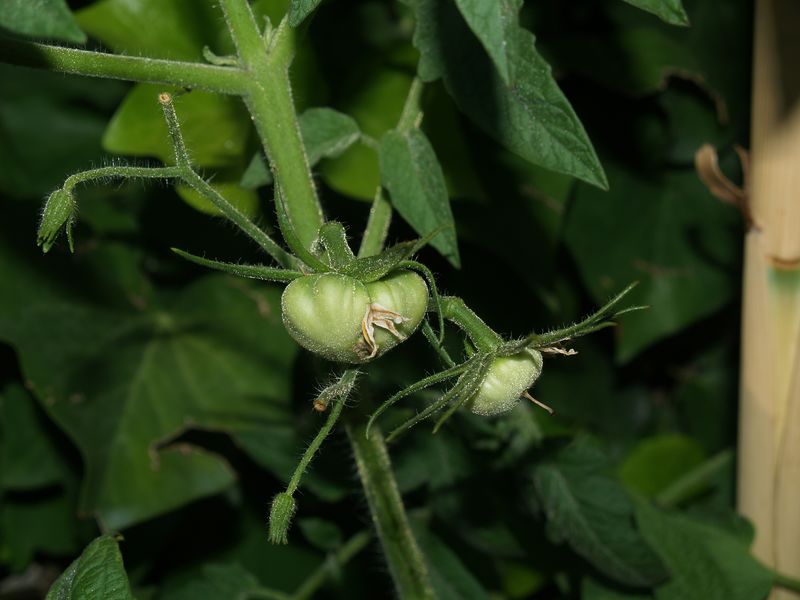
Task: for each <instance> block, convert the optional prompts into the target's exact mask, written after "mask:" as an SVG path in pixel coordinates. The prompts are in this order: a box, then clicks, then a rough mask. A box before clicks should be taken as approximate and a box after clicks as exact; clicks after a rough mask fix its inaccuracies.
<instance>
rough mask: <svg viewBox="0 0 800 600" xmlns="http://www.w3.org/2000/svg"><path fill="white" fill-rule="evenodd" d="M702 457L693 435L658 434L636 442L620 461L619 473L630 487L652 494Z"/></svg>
mask: <svg viewBox="0 0 800 600" xmlns="http://www.w3.org/2000/svg"><path fill="white" fill-rule="evenodd" d="M704 458H705V452H703V448H702V447H701V446H700V445H699V444H698V443H697V442H696V441H694V440H693V439H692V438H690V437H687V436H685V435H680V434H677V433H674V434H663V435H658V436H654V437H651V438H646V439H644V440H642V441H641V442H639V444H638V445H637V446H636V447H635V448H634V449H633V450H632V451H631V453H630V454H629V455H628V456H627V457H626V458H625V461H624V462H623V463H622V464H621V465H620V467H619V476H620V479H622V482H623V483H624V484H625V485H626V486H627V487H628V488H629V489H631V490H634V491H636V492H639V493H641V494H644V495H645V496H646V497H649V498H651V497H654V496H656V495H657V494H658V493H659V492H661V491H663V490H664V489H665V488H666V487H667V486H669V484H671V483H672V482H673V481H675V480H676V479H678V478H680V476H681V475H683V474H684V473H686V472H688V471H690V470H691V469H692V468H694V467H696V466H698V465H699V464H701V463H702V462H703V459H704Z"/></svg>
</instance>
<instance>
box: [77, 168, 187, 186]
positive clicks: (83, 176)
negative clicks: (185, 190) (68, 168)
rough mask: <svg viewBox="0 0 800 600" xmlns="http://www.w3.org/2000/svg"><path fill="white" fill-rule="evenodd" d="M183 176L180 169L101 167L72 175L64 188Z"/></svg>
mask: <svg viewBox="0 0 800 600" xmlns="http://www.w3.org/2000/svg"><path fill="white" fill-rule="evenodd" d="M182 175H183V171H182V169H181V168H180V167H129V166H119V167H113V166H112V167H100V168H99V169H90V170H89V171H81V172H80V173H75V174H74V175H70V176H69V177H67V178H66V179H65V180H64V185H63V186H62V187H63V188H64V189H65V190H66V191H68V192H71V191H72V190H73V189H74V188H75V186H77V185H80V184H81V183H86V182H89V181H94V180H96V179H109V178H112V177H113V178H121V179H177V178H180V177H181V176H182Z"/></svg>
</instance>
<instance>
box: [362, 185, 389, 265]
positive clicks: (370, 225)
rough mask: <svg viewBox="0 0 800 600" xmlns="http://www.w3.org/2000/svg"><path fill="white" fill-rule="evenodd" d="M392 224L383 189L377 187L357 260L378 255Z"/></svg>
mask: <svg viewBox="0 0 800 600" xmlns="http://www.w3.org/2000/svg"><path fill="white" fill-rule="evenodd" d="M391 222H392V205H391V204H389V201H388V200H387V199H386V196H385V195H384V193H383V188H381V187H378V189H377V191H376V192H375V200H373V201H372V208H370V211H369V219H367V228H366V229H365V230H364V236H363V237H362V238H361V246H360V247H359V249H358V258H364V257H366V256H374V255H376V254H380V251H381V249H382V248H383V245H384V243H385V242H386V235H387V234H388V233H389V225H390V224H391Z"/></svg>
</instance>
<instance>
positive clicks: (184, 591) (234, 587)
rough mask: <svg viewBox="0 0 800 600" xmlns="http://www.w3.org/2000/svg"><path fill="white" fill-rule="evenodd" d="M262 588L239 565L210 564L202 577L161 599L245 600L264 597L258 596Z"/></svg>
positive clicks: (253, 577)
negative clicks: (224, 599)
mask: <svg viewBox="0 0 800 600" xmlns="http://www.w3.org/2000/svg"><path fill="white" fill-rule="evenodd" d="M260 588H261V585H260V584H259V582H258V579H256V577H255V576H254V575H253V574H252V573H250V572H249V571H248V570H247V569H244V568H243V567H241V566H240V565H238V564H210V565H205V566H204V567H203V569H202V573H201V576H200V577H193V578H191V579H190V580H189V581H187V582H186V583H185V584H184V585H181V586H176V588H175V589H173V590H170V591H169V592H168V593H166V594H164V595H163V596H160V597H161V598H163V600H222V599H223V598H226V599H230V600H240V599H241V600H245V599H247V598H251V597H262V596H260V595H257V594H256V593H257V592H258V591H259V590H260Z"/></svg>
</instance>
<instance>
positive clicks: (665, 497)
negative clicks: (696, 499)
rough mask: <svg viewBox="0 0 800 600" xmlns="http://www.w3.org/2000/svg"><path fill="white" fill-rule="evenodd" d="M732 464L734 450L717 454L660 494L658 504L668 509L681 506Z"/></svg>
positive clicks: (657, 499)
mask: <svg viewBox="0 0 800 600" xmlns="http://www.w3.org/2000/svg"><path fill="white" fill-rule="evenodd" d="M732 462H733V450H730V449H728V450H723V451H722V452H719V453H717V454H715V455H714V456H712V457H711V458H709V459H708V460H707V461H705V462H704V463H702V464H700V465H698V466H697V467H695V468H694V469H692V470H690V471H689V472H688V473H685V474H684V475H683V476H682V477H680V478H679V479H677V480H676V481H674V482H673V483H672V484H671V485H669V486H668V487H667V488H666V489H664V490H663V491H662V492H661V493H659V494H658V495H657V496H656V499H655V500H656V503H658V504H660V505H661V506H664V507H666V508H672V507H675V506H678V505H680V504H681V503H683V502H685V501H686V500H688V499H689V498H691V497H692V496H694V495H695V494H697V492H698V491H700V490H702V489H703V487H704V486H705V485H706V484H707V483H708V480H709V479H710V478H711V477H712V476H713V475H714V474H715V473H717V472H719V471H721V470H722V469H725V468H727V467H728V466H730V464H731V463H732Z"/></svg>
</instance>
